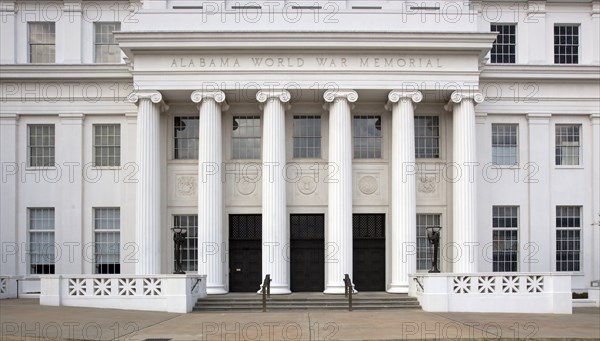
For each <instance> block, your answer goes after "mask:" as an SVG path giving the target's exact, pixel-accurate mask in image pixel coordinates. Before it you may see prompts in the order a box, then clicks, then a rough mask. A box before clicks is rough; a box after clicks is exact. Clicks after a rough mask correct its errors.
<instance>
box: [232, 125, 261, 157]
mask: <svg viewBox="0 0 600 341" xmlns="http://www.w3.org/2000/svg"><path fill="white" fill-rule="evenodd" d="M260 136H261V135H260V117H259V116H234V117H233V132H232V134H231V138H232V141H231V142H232V144H233V153H232V158H233V159H260Z"/></svg>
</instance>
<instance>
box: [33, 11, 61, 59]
mask: <svg viewBox="0 0 600 341" xmlns="http://www.w3.org/2000/svg"><path fill="white" fill-rule="evenodd" d="M38 24H48V25H50V26H51V27H53V28H54V43H52V44H49V43H44V44H39V43H35V44H34V43H32V42H31V34H32V32H31V28H32V26H33V25H38ZM33 46H53V47H54V55H53V58H52V61H48V62H39V61H33V51H32V47H33ZM27 63H28V64H55V63H56V22H54V21H28V22H27Z"/></svg>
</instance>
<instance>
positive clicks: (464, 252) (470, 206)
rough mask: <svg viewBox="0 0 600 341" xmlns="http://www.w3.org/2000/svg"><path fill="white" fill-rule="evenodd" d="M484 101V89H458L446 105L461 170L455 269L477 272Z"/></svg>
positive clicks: (455, 189)
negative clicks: (478, 114) (479, 119)
mask: <svg viewBox="0 0 600 341" xmlns="http://www.w3.org/2000/svg"><path fill="white" fill-rule="evenodd" d="M481 102H483V95H482V94H480V93H472V92H471V93H467V92H461V91H455V92H453V93H452V96H451V97H450V102H449V103H448V105H447V106H446V109H448V110H449V109H451V110H452V112H453V114H452V121H453V127H452V129H453V130H452V135H453V141H452V151H453V152H452V154H453V159H454V160H453V162H454V169H455V170H456V172H457V173H456V174H454V185H453V188H452V192H453V193H452V206H453V210H452V230H453V242H454V243H455V244H454V245H456V247H457V248H458V249H457V251H458V252H459V254H456V255H454V265H453V271H454V272H455V273H473V272H477V269H478V268H477V250H479V249H478V248H477V247H476V243H477V242H478V240H477V186H476V168H475V166H476V162H477V154H476V149H475V148H476V143H477V140H476V139H475V129H476V125H475V104H476V103H481ZM442 233H443V232H442Z"/></svg>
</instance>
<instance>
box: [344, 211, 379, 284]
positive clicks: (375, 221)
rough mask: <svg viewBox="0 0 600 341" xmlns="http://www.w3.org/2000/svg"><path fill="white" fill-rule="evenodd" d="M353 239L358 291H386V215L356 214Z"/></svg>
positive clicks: (353, 221) (353, 261) (354, 280)
mask: <svg viewBox="0 0 600 341" xmlns="http://www.w3.org/2000/svg"><path fill="white" fill-rule="evenodd" d="M352 237H353V244H354V245H353V252H352V271H353V275H354V278H352V281H353V282H354V285H355V287H356V290H358V291H385V214H354V215H353V216H352Z"/></svg>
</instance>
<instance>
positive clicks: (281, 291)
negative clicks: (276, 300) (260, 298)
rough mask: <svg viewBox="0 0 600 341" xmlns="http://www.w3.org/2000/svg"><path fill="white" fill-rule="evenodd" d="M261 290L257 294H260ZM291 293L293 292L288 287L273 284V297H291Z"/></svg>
mask: <svg viewBox="0 0 600 341" xmlns="http://www.w3.org/2000/svg"><path fill="white" fill-rule="evenodd" d="M261 285H262V284H261ZM260 290H261V289H258V291H257V292H256V293H257V294H260V293H261V292H260ZM291 293H292V291H291V290H290V287H289V286H288V285H284V284H272V283H271V295H289V294H291Z"/></svg>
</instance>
